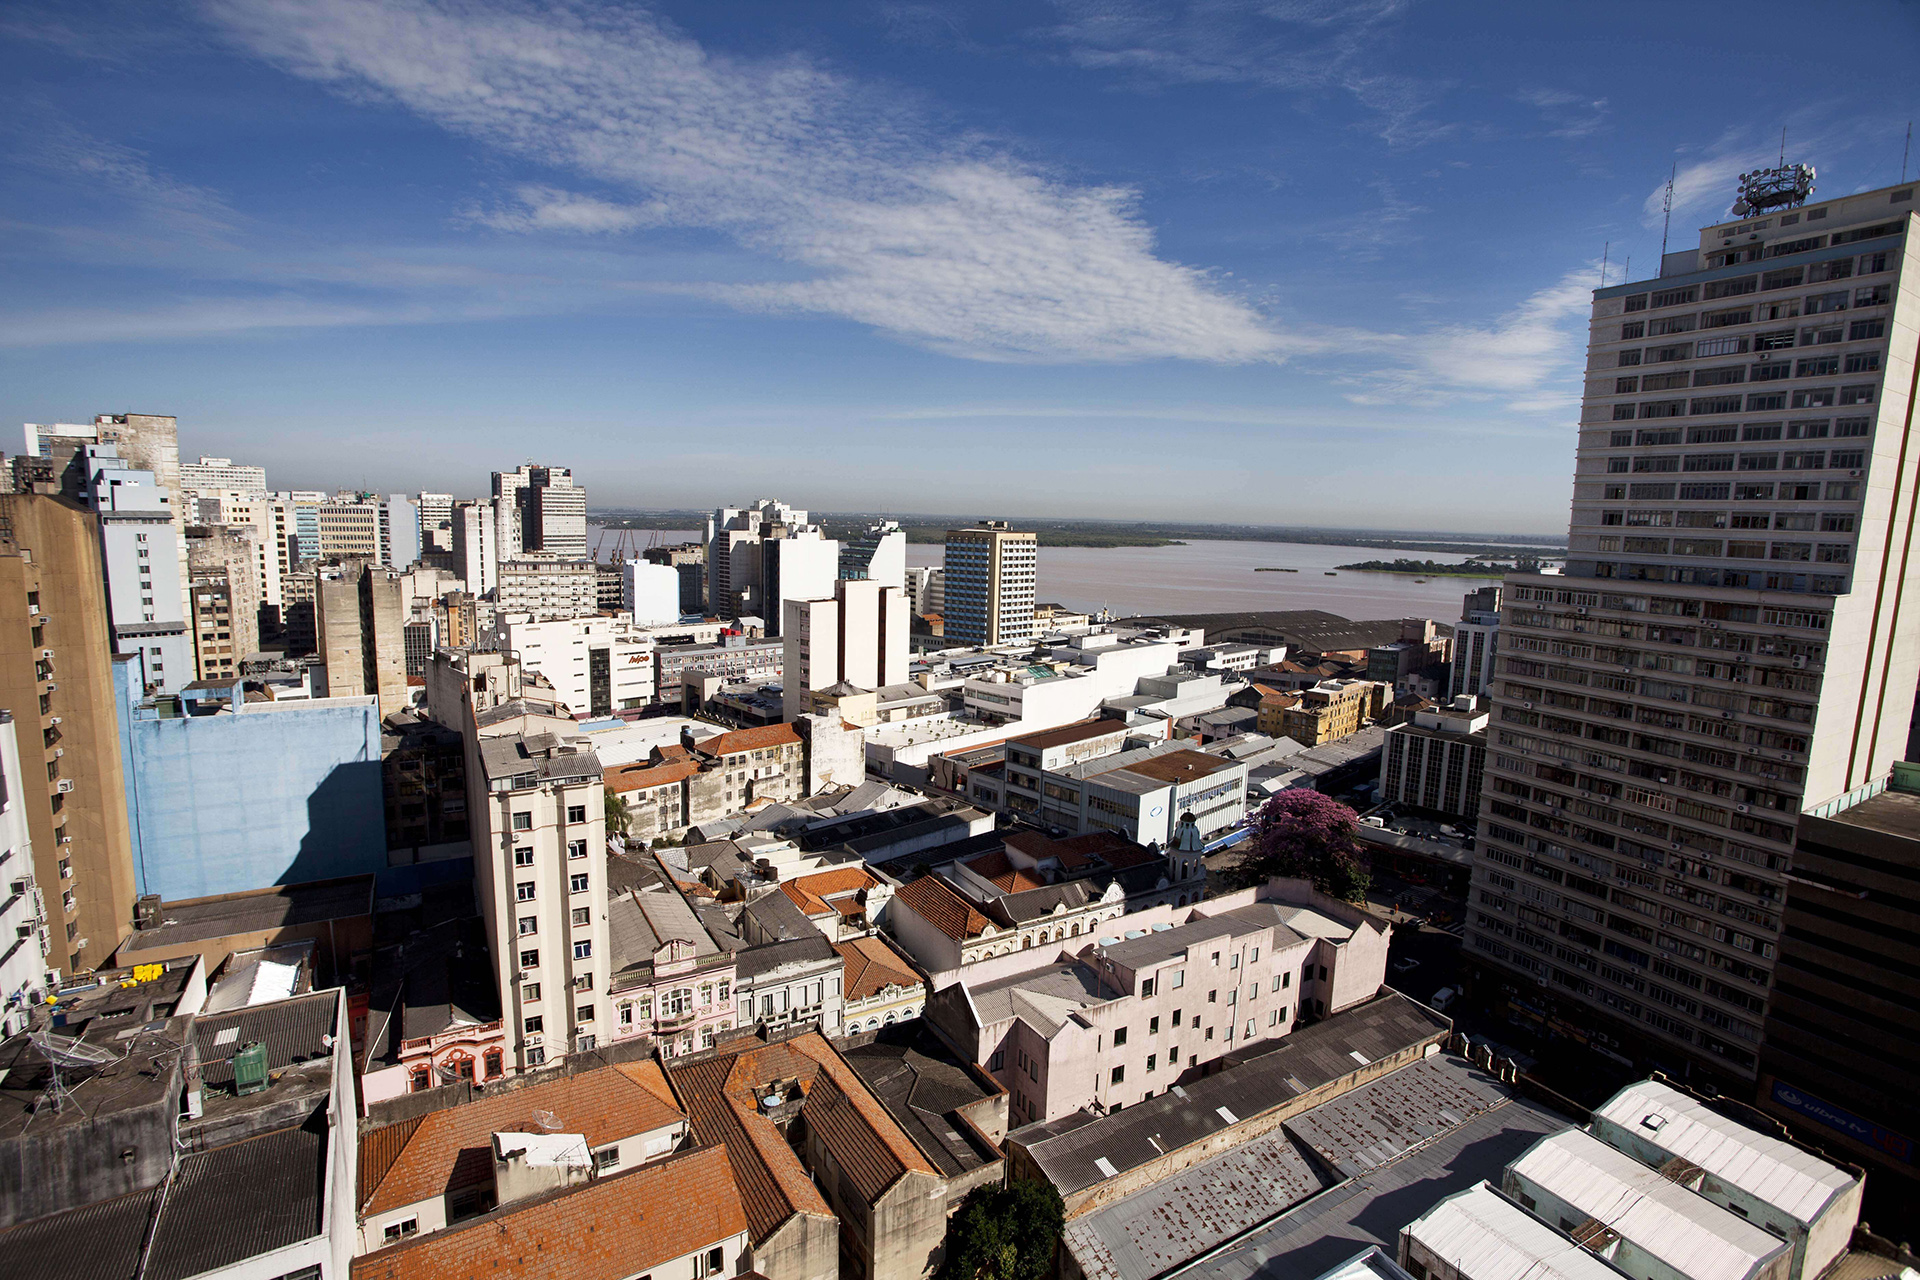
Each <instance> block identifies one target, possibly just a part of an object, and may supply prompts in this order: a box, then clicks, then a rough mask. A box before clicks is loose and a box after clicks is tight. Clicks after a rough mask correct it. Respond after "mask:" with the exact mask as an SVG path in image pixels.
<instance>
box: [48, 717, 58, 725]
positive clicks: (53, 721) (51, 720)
mask: <svg viewBox="0 0 1920 1280" xmlns="http://www.w3.org/2000/svg"><path fill="white" fill-rule="evenodd" d="M47 723H48V724H59V723H60V717H59V716H49V717H47Z"/></svg>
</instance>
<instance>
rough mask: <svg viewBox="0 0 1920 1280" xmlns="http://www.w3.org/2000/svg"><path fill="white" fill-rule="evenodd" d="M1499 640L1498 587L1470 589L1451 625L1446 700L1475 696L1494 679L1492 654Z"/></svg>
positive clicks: (1483, 692) (1485, 689)
mask: <svg viewBox="0 0 1920 1280" xmlns="http://www.w3.org/2000/svg"><path fill="white" fill-rule="evenodd" d="M1499 639H1500V588H1498V587H1482V588H1480V589H1479V590H1478V591H1469V592H1468V593H1467V595H1466V599H1465V600H1463V601H1462V602H1461V606H1460V621H1458V622H1456V623H1454V625H1453V665H1452V666H1451V667H1450V668H1449V669H1448V672H1447V701H1448V702H1452V701H1453V700H1454V699H1455V698H1457V697H1459V696H1461V695H1462V694H1468V695H1471V696H1472V697H1475V698H1478V697H1481V696H1483V695H1484V694H1485V693H1486V691H1487V686H1488V685H1489V684H1491V683H1492V681H1493V656H1494V653H1495V646H1496V645H1497V644H1498V642H1499Z"/></svg>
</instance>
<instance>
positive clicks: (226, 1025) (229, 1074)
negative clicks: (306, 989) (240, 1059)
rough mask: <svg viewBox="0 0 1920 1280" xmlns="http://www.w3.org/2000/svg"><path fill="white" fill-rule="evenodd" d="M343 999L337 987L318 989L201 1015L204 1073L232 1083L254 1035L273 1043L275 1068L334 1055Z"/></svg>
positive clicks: (270, 1060) (270, 1064)
mask: <svg viewBox="0 0 1920 1280" xmlns="http://www.w3.org/2000/svg"><path fill="white" fill-rule="evenodd" d="M339 999H340V992H339V991H338V990H337V989H336V990H331V991H316V992H314V993H313V994H312V995H310V996H301V997H299V998H297V999H294V1000H282V1001H280V1002H278V1003H276V1004H265V1005H258V1006H255V1007H253V1008H248V1009H236V1010H234V1011H233V1012H231V1013H218V1014H213V1015H211V1016H209V1017H203V1018H196V1019H195V1020H194V1023H193V1038H194V1042H195V1044H196V1045H197V1046H198V1047H199V1051H200V1072H201V1078H202V1079H203V1080H204V1081H205V1082H206V1083H208V1084H213V1085H220V1084H231V1083H232V1082H233V1061H232V1059H233V1055H234V1054H235V1053H238V1052H239V1051H240V1049H241V1047H242V1046H243V1045H246V1044H249V1043H251V1042H254V1041H258V1042H259V1043H261V1044H264V1045H265V1046H266V1047H267V1069H268V1070H269V1071H281V1070H284V1069H285V1068H287V1067H290V1066H292V1065H294V1064H295V1063H300V1062H311V1061H313V1060H315V1059H318V1058H326V1057H329V1056H331V1055H332V1053H333V1049H332V1046H330V1045H329V1044H327V1043H326V1037H328V1036H330V1035H332V1034H333V1028H334V1018H335V1013H336V1009H337V1002H338V1001H339Z"/></svg>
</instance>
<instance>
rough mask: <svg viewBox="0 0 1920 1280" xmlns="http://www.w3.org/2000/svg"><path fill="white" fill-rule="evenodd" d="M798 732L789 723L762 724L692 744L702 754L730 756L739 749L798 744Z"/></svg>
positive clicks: (755, 749)
mask: <svg viewBox="0 0 1920 1280" xmlns="http://www.w3.org/2000/svg"><path fill="white" fill-rule="evenodd" d="M799 745H800V734H799V731H798V730H796V729H795V728H794V727H793V726H792V725H790V724H769V725H762V726H761V727H759V728H758V729H735V730H734V731H733V732H732V733H723V734H720V735H718V736H717V737H712V738H708V739H707V740H706V741H705V742H696V743H694V744H693V749H694V751H695V752H696V753H697V754H699V755H703V756H730V755H735V754H737V753H739V752H741V751H763V750H765V749H766V748H768V747H785V746H796V747H797V746H799Z"/></svg>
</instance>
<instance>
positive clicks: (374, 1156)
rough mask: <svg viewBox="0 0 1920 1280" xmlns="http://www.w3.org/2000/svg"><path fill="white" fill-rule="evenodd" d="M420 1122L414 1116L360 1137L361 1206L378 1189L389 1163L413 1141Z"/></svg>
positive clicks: (419, 1117)
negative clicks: (414, 1132)
mask: <svg viewBox="0 0 1920 1280" xmlns="http://www.w3.org/2000/svg"><path fill="white" fill-rule="evenodd" d="M424 1118H425V1117H423V1116H415V1117H413V1118H412V1119H411V1120H402V1121H401V1122H400V1123H399V1124H389V1125H383V1126H381V1127H380V1128H378V1129H375V1130H374V1131H373V1132H371V1133H365V1134H362V1135H360V1203H361V1204H365V1203H366V1202H367V1196H368V1195H370V1194H371V1193H372V1191H373V1189H374V1188H375V1187H377V1186H379V1185H380V1180H381V1179H382V1178H385V1177H386V1176H387V1171H388V1170H389V1169H391V1168H393V1162H394V1161H395V1160H398V1159H399V1158H400V1153H401V1152H402V1151H404V1150H405V1149H406V1146H407V1143H408V1141H409V1140H411V1139H412V1137H413V1131H414V1130H415V1129H418V1128H419V1127H420V1121H421V1120H423V1119H424Z"/></svg>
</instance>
